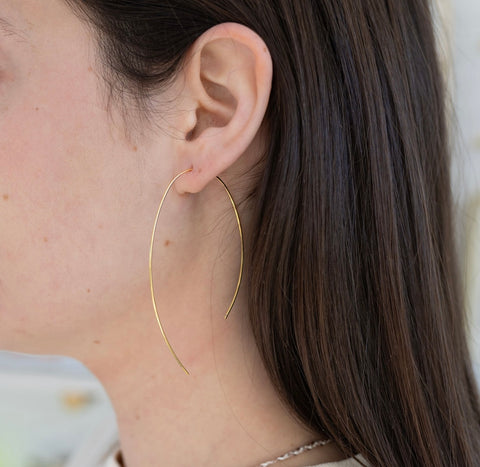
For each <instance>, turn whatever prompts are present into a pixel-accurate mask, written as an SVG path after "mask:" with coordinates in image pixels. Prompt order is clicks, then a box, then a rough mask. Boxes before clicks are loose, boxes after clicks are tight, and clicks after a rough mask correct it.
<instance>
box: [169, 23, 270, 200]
mask: <svg viewBox="0 0 480 467" xmlns="http://www.w3.org/2000/svg"><path fill="white" fill-rule="evenodd" d="M184 63H185V65H184V69H183V73H182V74H183V77H182V78H183V80H184V81H183V89H182V98H186V99H187V100H188V104H187V110H186V111H182V112H181V114H179V115H180V116H179V117H178V119H176V122H175V125H176V128H177V129H181V131H182V136H183V137H181V138H179V139H178V140H176V142H175V146H176V147H175V150H176V151H175V154H176V156H175V157H176V158H177V159H176V161H175V166H176V169H177V170H176V172H177V173H180V172H181V171H183V170H186V169H188V168H192V169H193V170H192V171H191V172H188V173H187V174H185V176H183V177H180V178H179V179H178V181H177V182H176V187H175V188H176V191H177V192H178V193H197V192H199V191H201V190H202V189H203V188H204V187H205V186H206V185H207V184H208V183H210V181H212V180H213V179H214V178H215V177H216V176H217V175H219V174H221V173H222V172H223V171H225V170H226V169H227V168H228V167H230V166H231V165H232V164H234V162H235V161H236V160H237V159H238V158H239V157H240V156H241V155H242V154H243V153H244V152H245V151H246V149H247V148H248V147H249V145H250V143H251V142H252V141H253V139H254V137H255V135H256V134H257V132H258V130H259V129H260V126H261V124H262V121H263V118H264V115H265V111H266V108H267V105H268V100H269V97H270V90H271V84H272V60H271V57H270V53H269V51H268V49H267V47H266V45H265V43H264V42H263V40H262V39H261V38H260V37H259V36H258V35H257V34H256V33H255V32H254V31H252V30H251V29H249V28H247V27H246V26H242V25H241V24H237V23H222V24H219V25H216V26H214V27H212V28H210V29H209V30H208V31H206V32H205V33H204V34H202V35H201V36H200V37H199V38H198V39H197V40H196V41H195V43H194V44H193V45H192V47H191V49H190V51H189V52H188V56H187V57H186V60H185V62H184ZM182 108H185V104H183V105H182Z"/></svg>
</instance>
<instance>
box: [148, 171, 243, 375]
mask: <svg viewBox="0 0 480 467" xmlns="http://www.w3.org/2000/svg"><path fill="white" fill-rule="evenodd" d="M192 170H193V169H187V170H184V171H183V172H180V173H179V174H178V175H176V176H175V177H174V178H173V179H172V181H171V182H170V183H169V184H168V186H167V189H166V190H165V193H164V194H163V197H162V200H161V201H160V206H159V207H158V211H157V216H156V217H155V223H154V225H153V232H152V239H151V242H150V255H149V261H148V271H149V277H150V291H151V293H152V303H153V309H154V311H155V316H156V317H157V322H158V325H159V326H160V331H161V332H162V336H163V338H164V340H165V343H166V344H167V347H168V348H169V349H170V352H172V354H173V356H174V357H175V360H177V362H178V364H179V365H180V366H181V367H182V368H183V369H184V371H185V373H186V374H187V375H189V374H190V373H189V372H188V370H187V369H186V368H185V367H184V366H183V364H182V362H181V361H180V359H179V358H178V357H177V354H176V353H175V351H174V350H173V348H172V346H171V345H170V342H169V341H168V338H167V336H166V334H165V330H164V329H163V326H162V323H161V322H160V318H159V317H158V312H157V304H156V302H155V294H154V292H153V277H152V254H153V239H154V238H155V231H156V229H157V222H158V216H159V214H160V210H161V209H162V206H163V202H164V201H165V198H166V196H167V193H168V192H169V191H170V188H171V187H172V185H173V184H174V183H175V181H176V180H177V178H179V177H180V176H182V175H183V174H185V173H187V172H191V171H192ZM216 178H217V180H218V181H219V182H220V183H221V184H222V185H223V187H224V188H225V191H226V192H227V195H228V198H229V199H230V202H231V203H232V206H233V210H234V211H235V217H236V219H237V224H238V231H239V233H240V273H239V275H238V281H237V287H236V289H235V293H234V295H233V299H232V301H231V303H230V306H229V307H228V310H227V312H226V314H225V319H227V318H228V315H229V314H230V311H231V310H232V308H233V305H234V303H235V300H236V298H237V295H238V290H239V289H240V283H241V281H242V275H243V234H242V225H241V224H240V217H239V215H238V211H237V207H236V205H235V202H234V201H233V197H232V195H231V193H230V191H229V190H228V188H227V185H225V183H224V182H223V181H222V179H221V178H220V177H216Z"/></svg>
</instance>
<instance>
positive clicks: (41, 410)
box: [0, 0, 480, 467]
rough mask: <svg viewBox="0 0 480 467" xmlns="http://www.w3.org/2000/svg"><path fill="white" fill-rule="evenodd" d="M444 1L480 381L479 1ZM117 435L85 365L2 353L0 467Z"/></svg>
mask: <svg viewBox="0 0 480 467" xmlns="http://www.w3.org/2000/svg"><path fill="white" fill-rule="evenodd" d="M437 1H438V9H437V18H436V26H437V31H438V40H439V45H440V49H441V54H442V56H441V59H442V61H443V66H444V69H445V73H446V74H447V76H448V80H449V81H448V82H449V87H450V94H451V96H452V99H453V108H452V110H453V112H452V117H451V124H452V131H453V134H454V135H455V154H454V161H453V167H452V175H453V188H454V193H455V201H456V210H457V226H456V227H457V229H458V232H457V234H458V239H459V245H460V251H461V262H462V274H464V283H465V286H466V297H467V303H466V306H467V313H468V317H469V323H468V324H469V333H470V346H471V351H472V355H473V358H474V365H475V370H476V373H477V376H478V378H479V381H480V86H479V83H480V1H479V0H455V2H452V1H450V0H437ZM152 316H153V313H152ZM159 342H160V341H159ZM159 345H160V344H159ZM116 430H117V428H116V422H115V414H114V412H113V409H112V406H111V404H110V401H109V399H108V396H107V395H106V393H105V391H104V390H103V387H102V386H101V385H100V383H99V382H98V380H96V378H95V377H94V376H93V375H92V374H90V373H89V371H88V370H87V369H86V368H85V367H84V366H83V365H82V364H81V363H79V362H78V361H76V360H72V359H69V358H64V357H58V356H49V357H45V356H43V357H39V356H30V355H24V354H14V353H9V352H0V467H64V466H65V464H66V459H67V457H68V456H69V453H71V452H72V450H73V449H75V448H77V447H78V446H79V445H81V444H82V443H84V442H85V441H87V440H88V439H89V438H91V437H92V434H93V435H94V436H103V437H104V438H105V437H107V438H112V439H113V438H115V437H116V436H117V432H116Z"/></svg>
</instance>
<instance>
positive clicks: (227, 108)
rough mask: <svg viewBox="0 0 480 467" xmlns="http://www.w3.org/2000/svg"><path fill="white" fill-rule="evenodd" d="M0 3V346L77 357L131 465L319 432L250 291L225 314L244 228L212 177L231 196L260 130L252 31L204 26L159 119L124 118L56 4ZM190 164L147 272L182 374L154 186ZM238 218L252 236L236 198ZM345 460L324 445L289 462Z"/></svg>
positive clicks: (251, 452) (265, 67)
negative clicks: (259, 331)
mask: <svg viewBox="0 0 480 467" xmlns="http://www.w3.org/2000/svg"><path fill="white" fill-rule="evenodd" d="M0 16H1V17H4V18H5V17H6V18H7V19H8V20H9V21H10V22H11V23H12V24H13V26H15V27H16V28H17V29H18V30H19V35H17V34H14V33H13V32H12V31H10V32H8V33H7V32H5V31H4V32H1V33H0V135H1V141H2V144H1V145H0V173H1V174H2V176H1V179H0V218H1V219H2V228H1V229H0V259H1V261H0V320H1V326H0V348H1V349H3V350H12V351H18V352H27V353H34V354H58V355H67V356H70V357H73V358H76V359H78V360H80V361H81V362H82V363H84V364H85V365H86V366H87V367H88V368H89V369H90V370H91V371H92V372H93V373H94V375H95V376H96V377H97V378H98V379H99V381H100V382H101V383H102V385H103V386H104V387H105V389H106V391H107V393H108V394H109V396H110V398H111V401H112V404H113V407H114V409H115V412H116V414H117V420H118V426H119V431H120V440H121V444H122V451H123V455H124V459H125V461H126V463H127V465H128V466H129V467H137V466H138V467H140V466H142V467H144V466H158V465H165V466H166V465H168V466H187V465H192V464H191V463H192V460H193V459H194V460H195V465H197V466H211V465H222V466H227V467H228V466H245V465H256V464H257V465H258V464H259V463H260V462H263V461H266V460H269V459H272V458H275V457H276V456H278V455H281V454H283V453H284V452H286V451H288V450H290V449H292V448H295V447H297V446H300V445H302V444H306V443H308V442H310V441H312V440H314V439H318V435H315V434H312V433H310V432H309V431H308V430H306V429H305V428H304V427H302V426H301V425H300V424H299V423H297V422H296V420H295V419H294V418H293V416H292V415H291V414H290V413H289V412H288V411H287V410H286V409H285V408H284V407H283V406H282V404H281V403H280V401H279V399H278V397H277V395H276V392H275V390H274V388H273V387H272V386H271V384H270V382H269V380H268V378H267V376H266V373H265V370H264V368H263V366H262V363H261V360H260V357H259V355H258V353H257V350H256V347H255V343H254V341H253V338H252V335H251V331H250V329H249V327H248V323H247V321H246V318H245V317H246V316H247V305H246V290H245V287H242V288H241V289H240V293H239V296H238V299H237V302H236V304H235V307H234V308H233V310H232V312H231V314H230V317H229V318H228V320H226V321H225V320H224V319H223V315H224V313H225V311H226V309H227V307H228V304H229V302H230V300H231V298H232V295H233V291H234V287H235V284H236V281H237V277H238V267H239V240H238V231H237V230H236V223H235V218H234V214H233V210H232V209H231V206H230V202H229V200H228V198H227V196H226V194H225V192H224V190H223V188H222V187H221V185H220V184H219V183H218V182H217V181H216V179H215V177H216V176H217V175H219V176H221V178H222V179H223V180H224V181H225V182H226V184H227V186H228V187H229V188H231V190H232V194H233V196H234V198H235V199H237V200H238V199H242V196H243V195H244V194H245V193H246V190H247V189H248V183H250V181H251V180H250V179H249V178H248V177H247V176H245V175H244V174H245V173H246V172H247V171H248V170H249V169H250V168H251V166H252V164H253V163H254V162H255V161H256V160H257V159H258V157H260V153H261V149H262V147H263V145H264V144H267V141H266V138H265V137H264V135H263V132H262V125H261V124H262V121H263V117H264V113H265V109H266V106H267V103H268V98H269V93H270V86H271V79H272V64H271V58H270V55H269V52H268V50H267V48H266V47H265V44H264V43H263V41H262V40H261V39H260V38H259V37H258V36H257V35H256V34H255V33H254V32H253V31H251V30H249V29H247V28H246V27H243V26H240V25H238V24H232V23H229V24H223V25H218V26H215V27H214V28H212V29H211V30H209V31H207V32H206V33H205V34H203V35H202V36H201V37H200V38H199V39H198V40H197V42H196V43H195V44H194V46H193V47H192V49H191V51H190V52H189V54H190V57H189V60H188V61H187V65H186V67H185V69H184V70H183V71H182V73H180V75H179V76H178V77H177V79H176V81H175V83H174V84H173V86H172V87H171V88H169V89H168V90H163V91H162V92H159V94H158V96H156V99H155V105H156V106H157V108H156V109H155V110H156V111H157V112H156V114H155V115H156V117H155V118H156V120H154V121H153V123H151V124H149V125H148V126H147V124H146V123H145V121H144V120H142V119H141V118H140V117H139V116H138V117H135V116H132V117H131V118H132V120H131V121H130V122H129V130H130V131H127V128H126V121H125V120H124V119H123V118H122V115H123V114H122V112H121V111H120V108H119V107H118V106H116V105H115V106H113V107H111V108H108V107H107V102H106V100H105V92H104V91H105V90H104V87H103V84H102V83H103V81H102V78H101V69H100V65H99V63H98V61H96V51H97V48H96V44H95V42H94V39H93V36H92V35H91V33H90V32H89V31H88V29H87V28H86V27H85V25H84V24H83V23H81V21H80V20H79V19H78V18H77V17H76V16H75V15H74V14H73V13H72V11H71V10H70V9H69V8H68V7H67V6H66V5H65V4H64V3H63V2H62V1H61V0H48V1H42V2H39V1H35V0H31V1H29V0H0ZM202 77H203V79H202ZM205 78H206V79H208V80H209V81H211V82H213V83H215V84H216V85H217V86H213V87H212V86H210V87H207V88H206V87H205V86H206V83H208V82H207V81H205ZM167 101H168V102H169V103H168V105H167V104H166V102H167ZM132 115H133V114H132ZM132 128H135V131H131V130H132ZM188 134H190V138H187V135H188ZM187 168H193V172H192V173H189V174H187V175H184V176H182V177H181V178H180V179H179V180H178V182H177V183H176V184H175V185H174V188H173V189H172V190H171V191H170V193H169V195H168V197H167V200H166V202H165V207H164V209H163V210H162V213H161V215H160V218H159V225H158V230H157V235H156V242H155V255H154V268H153V274H154V284H155V295H156V300H157V305H158V309H159V314H160V317H161V320H162V323H163V325H164V327H165V329H166V332H167V335H168V337H169V339H170V341H171V343H172V346H173V347H174V349H175V351H176V352H177V354H178V355H179V357H180V359H181V360H182V362H183V363H184V365H185V366H186V367H187V368H188V369H189V371H190V373H191V374H190V376H187V375H186V374H185V373H184V372H183V370H182V369H181V368H180V367H179V365H178V364H177V362H176V361H175V360H174V358H173V356H172V355H171V353H170V352H169V350H168V348H167V347H166V345H165V343H164V341H163V338H162V336H161V333H160V330H159V327H158V325H157V323H156V319H155V315H154V311H153V307H152V302H151V296H150V286H149V278H148V253H149V246H150V236H151V233H152V227H153V221H154V219H155V214H156V210H157V208H158V205H159V202H160V199H161V195H162V194H163V192H164V190H165V188H166V186H167V185H168V183H169V182H170V180H171V179H172V178H173V177H174V176H175V175H176V174H178V173H179V172H181V171H182V170H185V169H187ZM240 217H241V219H242V225H243V227H244V230H245V232H247V233H248V225H249V211H248V207H247V206H246V205H244V206H242V208H241V209H240ZM247 247H248V244H247V245H246V248H247ZM341 457H342V456H341V454H339V452H338V450H337V449H336V448H335V446H334V445H330V446H326V447H323V448H319V449H315V450H312V451H310V452H309V453H307V454H302V455H301V456H298V457H296V458H293V459H292V460H289V461H286V462H283V463H282V465H284V466H296V465H307V464H312V463H320V462H326V461H332V460H338V459H340V458H341Z"/></svg>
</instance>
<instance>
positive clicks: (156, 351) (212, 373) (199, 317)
mask: <svg viewBox="0 0 480 467" xmlns="http://www.w3.org/2000/svg"><path fill="white" fill-rule="evenodd" d="M213 224H214V223H213V221H212V222H210V223H209V224H208V225H213ZM195 238H197V239H201V241H203V244H202V245H198V244H195V245H194V248H195V249H196V251H201V252H205V255H204V256H201V255H200V256H198V255H197V256H195V254H194V252H193V251H192V252H190V251H188V250H187V248H189V245H191V244H192V242H189V241H186V242H185V243H184V244H180V243H179V240H178V239H177V240H176V242H173V244H171V245H170V246H169V247H168V248H169V250H171V252H172V255H173V257H174V258H175V261H171V262H170V263H169V265H172V266H171V267H172V268H173V267H178V270H175V271H172V270H171V269H168V268H164V269H167V270H168V271H169V274H170V275H169V274H167V273H166V272H165V273H164V275H165V280H159V281H158V282H157V283H158V284H165V283H166V281H168V278H169V277H182V281H181V283H175V282H171V283H168V286H165V285H164V286H163V287H158V297H157V303H161V309H160V314H161V319H162V324H163V325H164V327H165V329H166V333H167V335H168V337H169V340H170V341H171V343H172V346H173V347H174V349H175V352H176V353H177V355H178V356H179V358H180V359H181V360H182V363H183V364H184V365H185V366H186V368H187V369H188V370H189V371H190V375H186V374H185V373H184V371H183V370H182V369H181V368H180V367H179V365H178V364H177V362H176V361H175V359H174V358H173V356H172V355H171V353H170V351H169V350H168V348H167V346H166V345H165V343H164V341H163V338H162V335H161V333H160V329H159V327H158V325H157V323H156V320H155V315H154V312H153V308H152V303H151V298H150V290H149V286H148V280H147V279H146V278H145V280H140V281H139V283H141V284H145V285H144V286H143V285H142V286H141V287H139V293H138V295H137V296H135V297H131V299H132V303H131V304H122V307H123V309H126V310H127V311H125V312H123V313H121V314H118V318H116V321H115V322H111V323H109V324H108V326H105V327H104V328H102V329H98V327H97V328H96V340H97V344H96V345H95V346H94V347H95V348H92V349H90V350H88V349H87V350H85V352H84V353H83V355H79V356H78V358H79V360H81V361H82V362H84V363H85V365H86V366H87V367H89V368H90V370H91V371H92V372H93V373H94V374H95V375H96V377H97V378H98V379H99V380H100V382H101V383H102V385H103V386H104V388H105V390H106V391H107V394H108V395H109V397H110V400H111V402H112V405H113V408H114V410H115V413H116V415H117V422H118V428H119V434H120V443H121V447H122V453H123V458H124V461H125V464H126V466H128V467H144V466H150V465H152V466H153V465H165V466H173V467H183V466H185V467H186V466H191V465H192V463H194V464H195V465H196V466H199V467H202V466H205V467H206V466H212V465H221V466H224V467H229V466H232V467H233V466H237V467H238V466H247V465H248V466H250V465H251V466H254V465H257V466H258V465H260V463H262V462H265V461H269V460H271V459H275V458H276V457H277V456H280V455H282V454H284V453H286V452H287V451H290V450H292V449H295V448H297V447H299V446H302V445H305V444H308V443H310V442H312V441H314V440H316V439H319V435H318V434H315V433H312V432H311V431H309V430H308V429H306V428H305V427H303V426H302V425H301V424H300V423H298V422H297V420H296V419H295V418H294V417H293V416H292V415H291V414H290V413H289V411H288V410H287V409H286V408H285V407H284V406H283V404H282V403H281V401H280V399H279V397H278V395H277V393H276V391H275V389H274V388H273V387H272V385H271V383H270V381H269V378H268V377H267V374H266V371H265V368H264V366H263V364H262V361H261V358H260V356H259V354H258V350H257V347H256V344H255V342H254V339H253V334H252V332H251V330H250V328H249V324H248V321H247V316H248V313H247V311H248V309H247V300H246V293H245V291H244V288H241V289H240V292H239V295H238V297H237V301H236V302H235V306H234V308H233V309H232V312H231V313H230V316H229V318H228V319H227V320H224V319H223V316H224V312H225V310H226V307H227V306H228V303H229V300H230V299H231V295H230V294H231V293H233V288H234V284H235V282H236V279H237V278H238V260H236V258H237V257H238V251H237V250H238V246H237V244H236V243H235V242H233V243H232V246H231V250H230V247H229V246H228V247H226V248H225V249H224V248H223V245H225V242H224V243H222V242H221V241H219V239H218V238H213V237H212V236H211V235H210V236H209V235H196V236H195ZM198 241H200V240H197V242H198ZM176 244H178V247H177V248H178V250H175V245H176ZM215 251H222V252H225V256H224V258H229V257H230V258H233V259H232V262H231V263H229V262H227V261H224V262H222V261H220V260H218V257H215V255H214V254H213V255H212V252H215ZM182 258H185V262H184V263H182ZM164 261H167V260H164ZM174 265H176V266H174ZM212 271H214V273H212ZM161 274H162V272H161V271H157V274H156V275H155V276H154V277H157V278H158V277H161ZM212 284H214V288H213V289H212ZM212 290H213V293H212ZM220 291H222V292H221V293H220ZM223 291H225V292H223ZM192 304H194V306H192ZM168 310H170V312H168ZM173 311H174V312H173ZM115 316H116V315H115ZM98 342H101V343H100V344H99V343H98ZM341 458H342V455H341V454H340V453H339V452H338V450H337V449H336V448H335V445H334V444H329V445H326V446H323V447H319V448H315V449H313V450H312V451H308V452H305V453H303V454H301V455H299V456H295V457H293V458H291V459H287V460H286V461H284V462H282V463H281V465H282V467H291V466H299V465H308V464H310V465H311V464H315V463H320V462H326V461H332V460H338V459H341Z"/></svg>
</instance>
